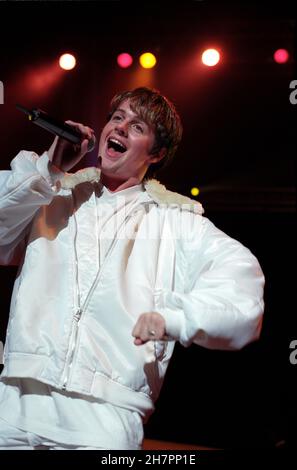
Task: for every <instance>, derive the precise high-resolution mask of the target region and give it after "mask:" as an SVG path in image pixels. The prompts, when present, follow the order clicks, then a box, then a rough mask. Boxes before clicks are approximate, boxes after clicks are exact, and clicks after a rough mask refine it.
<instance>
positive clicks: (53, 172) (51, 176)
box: [36, 152, 65, 192]
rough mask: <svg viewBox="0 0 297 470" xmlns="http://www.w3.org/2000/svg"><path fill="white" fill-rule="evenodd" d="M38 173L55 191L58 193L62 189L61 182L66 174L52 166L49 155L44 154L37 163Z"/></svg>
mask: <svg viewBox="0 0 297 470" xmlns="http://www.w3.org/2000/svg"><path fill="white" fill-rule="evenodd" d="M36 169H37V171H38V173H39V174H40V175H41V176H42V177H43V178H44V179H45V180H46V181H47V182H48V184H49V185H50V187H51V188H52V190H53V191H55V192H58V191H59V190H60V188H61V184H60V180H61V179H62V178H63V177H64V175H65V173H64V172H63V171H61V170H60V169H59V168H58V167H56V166H55V165H53V164H52V162H51V161H50V160H49V158H48V153H47V152H44V153H43V154H42V155H41V156H40V157H39V158H38V160H37V162H36Z"/></svg>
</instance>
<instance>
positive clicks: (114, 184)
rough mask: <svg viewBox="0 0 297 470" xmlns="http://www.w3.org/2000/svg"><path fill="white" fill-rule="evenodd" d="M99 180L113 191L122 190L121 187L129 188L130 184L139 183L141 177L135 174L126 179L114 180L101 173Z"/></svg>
mask: <svg viewBox="0 0 297 470" xmlns="http://www.w3.org/2000/svg"><path fill="white" fill-rule="evenodd" d="M101 182H102V184H103V185H104V186H105V187H106V188H107V189H109V191H112V192H114V193H116V192H118V191H122V190H123V189H127V188H130V187H131V186H135V185H137V184H140V183H141V179H139V178H136V177H135V176H131V177H130V178H129V179H128V180H124V181H121V180H115V179H114V178H109V177H108V176H106V175H103V174H102V175H101Z"/></svg>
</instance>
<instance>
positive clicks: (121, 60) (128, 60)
mask: <svg viewBox="0 0 297 470" xmlns="http://www.w3.org/2000/svg"><path fill="white" fill-rule="evenodd" d="M132 62H133V59H132V56H131V55H130V54H128V53H127V52H123V53H122V54H119V55H118V57H117V63H118V65H119V66H120V67H121V68H122V69H126V68H128V67H130V65H132Z"/></svg>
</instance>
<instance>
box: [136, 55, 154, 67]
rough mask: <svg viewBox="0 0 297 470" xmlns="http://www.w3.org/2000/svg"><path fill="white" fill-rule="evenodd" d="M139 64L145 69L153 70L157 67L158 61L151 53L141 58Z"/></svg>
mask: <svg viewBox="0 0 297 470" xmlns="http://www.w3.org/2000/svg"><path fill="white" fill-rule="evenodd" d="M139 62H140V65H141V66H142V67H143V68H144V69H152V68H153V67H154V66H155V65H156V63H157V59H156V57H155V56H154V54H152V53H151V52H145V53H144V54H141V56H140V57H139Z"/></svg>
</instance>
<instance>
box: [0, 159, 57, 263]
mask: <svg viewBox="0 0 297 470" xmlns="http://www.w3.org/2000/svg"><path fill="white" fill-rule="evenodd" d="M63 175H64V173H63V172H61V171H60V170H59V169H58V168H56V167H54V166H53V165H51V162H50V161H49V159H48V155H47V153H46V152H45V153H44V154H42V155H41V156H40V157H39V156H38V155H37V154H36V153H34V152H28V151H24V150H22V151H21V152H19V153H18V155H17V156H16V157H15V158H14V159H13V160H12V162H11V170H7V171H0V263H1V264H15V263H17V259H18V258H19V254H20V253H21V251H22V249H23V246H22V245H24V238H25V236H26V232H27V230H28V227H29V225H30V222H31V220H32V219H33V217H34V215H35V213H36V212H37V210H38V209H39V207H40V206H42V205H47V204H50V202H51V201H52V199H53V197H54V195H55V194H56V192H57V191H58V190H59V184H58V180H59V179H60V178H61V177H62V176H63Z"/></svg>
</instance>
